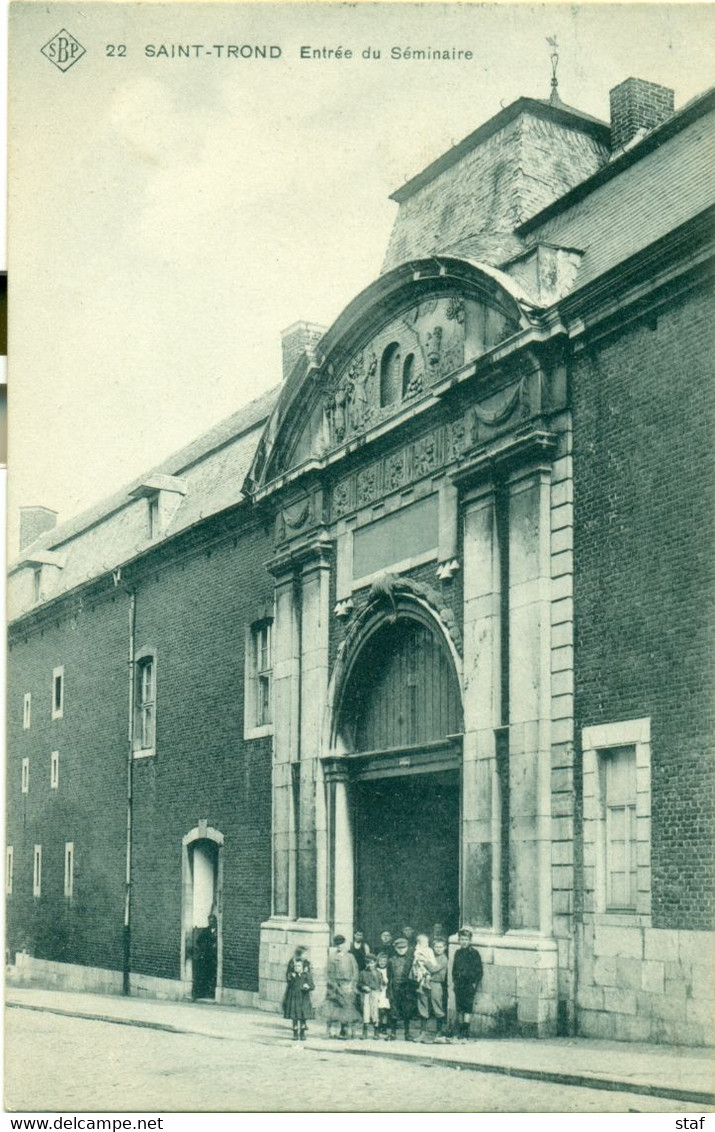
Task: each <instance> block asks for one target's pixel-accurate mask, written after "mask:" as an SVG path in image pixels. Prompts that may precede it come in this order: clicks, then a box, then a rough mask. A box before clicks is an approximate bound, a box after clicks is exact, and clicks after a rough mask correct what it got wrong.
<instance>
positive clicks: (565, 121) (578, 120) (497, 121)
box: [390, 98, 611, 204]
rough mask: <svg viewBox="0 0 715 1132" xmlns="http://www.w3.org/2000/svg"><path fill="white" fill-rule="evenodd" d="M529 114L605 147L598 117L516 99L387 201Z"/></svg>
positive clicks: (606, 136)
mask: <svg viewBox="0 0 715 1132" xmlns="http://www.w3.org/2000/svg"><path fill="white" fill-rule="evenodd" d="M524 113H528V114H532V115H534V116H535V117H537V118H546V119H549V120H551V121H552V122H558V123H560V124H561V125H564V126H570V127H571V128H572V129H576V130H581V131H582V132H583V133H585V134H589V135H590V136H591V137H594V138H596V139H597V141H600V142H602V143H603V144H604V145H608V144H609V140H610V137H611V127H610V126H609V125H608V123H607V122H602V121H601V120H600V119H599V118H594V117H593V116H592V115H591V114H584V112H583V111H582V110H576V109H575V107H573V106H567V105H566V103H565V102H557V103H551V102H549V101H548V100H547V99H541V98H517V99H516V101H515V102H511V103H510V104H509V105H508V106H505V107H504V109H503V110H500V111H499V113H498V114H494V115H493V117H491V118H489V119H488V121H486V122H483V123H482V125H481V126H478V127H477V129H476V130H473V131H472V133H471V134H468V135H467V137H466V138H462V140H461V141H460V142H457V144H456V145H454V146H452V148H451V149H448V150H447V152H446V153H443V154H441V155H440V156H439V157H438V158H436V159H435V160H434V161H432V162H431V163H430V164H429V165H428V166H427V167H426V168H425V169H423V170H422V171H421V172H420V173H417V174H416V175H415V176H414V177H411V178H410V180H409V181H406V182H405V184H404V185H400V187H399V189H395V191H394V193H391V194H390V200H395V201H397V202H398V204H401V203H402V201H405V200H407V199H408V198H409V197H411V196H413V195H414V193H416V192H417V191H418V190H419V189H421V188H422V187H423V185H426V184H428V183H429V182H430V181H433V180H434V178H435V177H438V176H439V175H440V173H443V172H444V171H445V169H449V167H450V166H451V165H454V164H455V163H456V162H457V161H460V160H461V159H462V157H464V155H465V153H469V151H470V150H472V149H474V148H475V147H476V146H478V145H481V144H482V142H484V141H486V139H487V138H489V137H491V136H492V134H495V133H497V131H498V130H501V129H503V128H504V126H506V125H508V123H509V122H512V121H513V120H514V118H518V116H519V115H520V114H524Z"/></svg>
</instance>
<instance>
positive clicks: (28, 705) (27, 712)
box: [22, 692, 32, 731]
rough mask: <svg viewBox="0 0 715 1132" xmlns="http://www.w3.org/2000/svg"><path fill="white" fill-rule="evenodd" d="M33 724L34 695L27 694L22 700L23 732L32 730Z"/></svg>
mask: <svg viewBox="0 0 715 1132" xmlns="http://www.w3.org/2000/svg"><path fill="white" fill-rule="evenodd" d="M31 722H32V693H31V692H25V695H24V697H23V700H22V729H23V731H29V730H30V724H31Z"/></svg>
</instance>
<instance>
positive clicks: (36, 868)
mask: <svg viewBox="0 0 715 1132" xmlns="http://www.w3.org/2000/svg"><path fill="white" fill-rule="evenodd" d="M32 895H33V896H42V846H41V845H36V846H35V852H34V853H33V856H32Z"/></svg>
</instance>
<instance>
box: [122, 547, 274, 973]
mask: <svg viewBox="0 0 715 1132" xmlns="http://www.w3.org/2000/svg"><path fill="white" fill-rule="evenodd" d="M268 557H269V547H268V542H267V538H266V535H265V534H264V532H262V531H261V530H259V529H255V530H253V532H252V533H247V534H246V535H244V536H241V537H240V539H228V540H226V541H224V542H223V543H222V544H220V545H215V546H213V547H212V548H210V549H206V550H203V551H200V552H198V553H196V554H194V555H192V556H191V557H188V558H186V559H184V560H183V561H180V562H178V563H172V564H169V565H167V566H165V567H164V568H163V569H162V570H161V572H159V573H157V574H153V575H151V576H148V577H147V578H146V580H145V582H144V583H143V585H142V586H141V589H140V591H139V594H138V597H137V610H136V634H137V636H136V640H137V647H138V648H141V647H144V646H147V647H153V648H156V650H157V692H156V694H157V730H156V756H155V757H154V758H148V759H145V760H138V761H137V762H136V763H135V776H134V781H135V809H134V833H135V835H134V841H135V845H136V850H135V856H134V874H133V883H134V902H133V912H134V915H133V923H134V926H133V930H132V969H133V970H136V971H137V972H140V973H145V974H150V975H162V976H164V977H168V978H178V977H179V974H180V971H179V966H180V948H181V923H182V920H181V895H182V893H181V884H182V873H181V852H182V837H183V836H184V834H186V833H188V832H189V831H190V830H191V829H193V828H194V827H195V826H196V825H197V823H198V822H199V821H200V820H205V821H207V823H208V825H209V826H213V827H214V828H215V829H218V830H220V832H221V833H223V835H224V847H223V850H222V852H223V854H224V859H223V870H224V871H223V879H224V890H223V909H224V913H223V947H224V950H223V980H224V984H225V985H226V986H229V987H236V988H238V989H242V990H255V989H257V987H258V943H259V925H260V923H261V921H262V920H265V919H266V918H267V917H268V916H269V915H270V861H271V849H270V827H271V738H270V736H269V737H266V738H262V739H252V740H246V741H244V739H243V711H244V659H245V633H246V626H247V625H250V624H251V622H252V621H254V620H256V619H257V618H259V617H260V616H261V615H262V614H263V611H264V610H265V608H266V607H269V608H272V597H273V591H272V579H271V577H270V575H269V574H268V572H267V571H266V569H265V566H264V563H265V561H266V559H267V558H268Z"/></svg>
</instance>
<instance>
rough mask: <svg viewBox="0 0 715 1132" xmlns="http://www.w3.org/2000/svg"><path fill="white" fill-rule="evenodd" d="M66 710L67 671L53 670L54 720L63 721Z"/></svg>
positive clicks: (62, 669) (61, 669)
mask: <svg viewBox="0 0 715 1132" xmlns="http://www.w3.org/2000/svg"><path fill="white" fill-rule="evenodd" d="M64 709H65V670H64V668H62V667H60V668H53V669H52V718H53V719H62V716H63V713H64Z"/></svg>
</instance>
